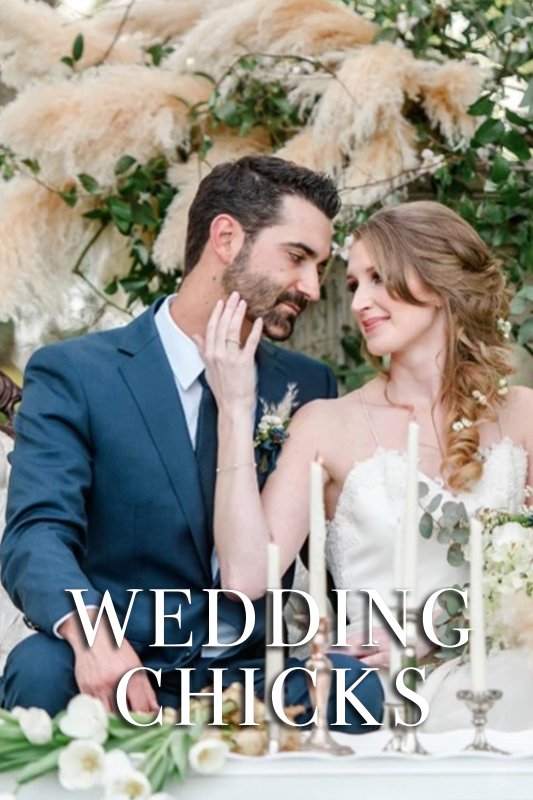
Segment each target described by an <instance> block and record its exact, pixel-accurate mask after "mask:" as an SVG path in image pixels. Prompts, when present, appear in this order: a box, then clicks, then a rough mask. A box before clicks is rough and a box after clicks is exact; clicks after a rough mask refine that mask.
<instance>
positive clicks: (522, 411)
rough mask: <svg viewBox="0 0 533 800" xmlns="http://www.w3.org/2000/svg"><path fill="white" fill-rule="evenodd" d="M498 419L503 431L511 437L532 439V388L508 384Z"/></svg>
mask: <svg viewBox="0 0 533 800" xmlns="http://www.w3.org/2000/svg"><path fill="white" fill-rule="evenodd" d="M500 421H501V422H502V427H503V430H504V432H505V433H507V434H508V435H510V436H511V437H512V438H513V439H516V440H517V441H518V440H520V439H524V438H525V439H528V440H531V441H533V389H531V388H530V387H529V386H510V387H509V392H508V394H507V399H506V403H505V405H504V407H503V409H502V411H501V413H500Z"/></svg>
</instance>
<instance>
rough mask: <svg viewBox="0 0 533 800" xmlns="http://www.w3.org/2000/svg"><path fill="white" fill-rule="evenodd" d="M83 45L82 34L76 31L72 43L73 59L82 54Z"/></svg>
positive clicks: (75, 59)
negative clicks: (76, 33)
mask: <svg viewBox="0 0 533 800" xmlns="http://www.w3.org/2000/svg"><path fill="white" fill-rule="evenodd" d="M84 47H85V42H84V39H83V34H82V33H78V35H77V36H76V38H75V39H74V44H73V45H72V58H73V60H74V61H79V60H80V58H81V57H82V55H83V50H84Z"/></svg>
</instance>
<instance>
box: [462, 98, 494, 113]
mask: <svg viewBox="0 0 533 800" xmlns="http://www.w3.org/2000/svg"><path fill="white" fill-rule="evenodd" d="M494 105H495V104H494V102H493V101H492V100H491V99H490V95H488V94H486V95H485V96H484V97H480V98H479V100H476V102H475V103H473V104H472V105H471V106H470V108H469V109H468V113H469V114H471V115H472V116H473V117H489V116H490V115H491V114H492V111H493V109H494Z"/></svg>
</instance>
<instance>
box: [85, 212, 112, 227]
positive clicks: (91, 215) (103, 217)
mask: <svg viewBox="0 0 533 800" xmlns="http://www.w3.org/2000/svg"><path fill="white" fill-rule="evenodd" d="M82 216H83V217H85V219H98V220H100V221H101V222H103V223H108V222H109V220H110V219H111V216H110V214H109V211H107V210H106V209H105V208H92V209H91V210H90V211H86V212H85V214H83V215H82Z"/></svg>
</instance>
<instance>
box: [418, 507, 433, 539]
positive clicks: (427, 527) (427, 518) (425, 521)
mask: <svg viewBox="0 0 533 800" xmlns="http://www.w3.org/2000/svg"><path fill="white" fill-rule="evenodd" d="M418 530H419V532H420V535H421V536H423V537H424V539H430V538H431V535H432V533H433V517H432V516H431V514H428V512H427V511H425V512H424V513H423V514H422V517H421V519H420V522H419V525H418Z"/></svg>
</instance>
